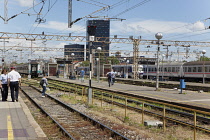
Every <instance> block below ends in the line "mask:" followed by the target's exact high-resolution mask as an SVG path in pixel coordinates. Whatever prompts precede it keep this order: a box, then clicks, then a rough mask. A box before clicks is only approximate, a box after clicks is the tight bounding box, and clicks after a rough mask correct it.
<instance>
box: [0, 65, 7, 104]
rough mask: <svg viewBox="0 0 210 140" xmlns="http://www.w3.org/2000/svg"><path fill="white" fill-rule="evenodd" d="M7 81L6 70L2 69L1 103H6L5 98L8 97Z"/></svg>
mask: <svg viewBox="0 0 210 140" xmlns="http://www.w3.org/2000/svg"><path fill="white" fill-rule="evenodd" d="M7 79H8V75H7V70H6V69H3V70H2V73H1V76H0V81H1V85H0V87H1V92H2V101H7V97H8V86H7Z"/></svg>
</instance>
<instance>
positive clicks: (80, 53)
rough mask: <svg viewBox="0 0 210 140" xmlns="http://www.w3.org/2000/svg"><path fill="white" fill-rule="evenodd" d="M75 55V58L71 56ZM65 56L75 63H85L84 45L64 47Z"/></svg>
mask: <svg viewBox="0 0 210 140" xmlns="http://www.w3.org/2000/svg"><path fill="white" fill-rule="evenodd" d="M72 53H74V56H72V55H71V54H72ZM64 56H65V57H67V56H68V59H72V58H73V60H74V61H75V60H77V61H84V45H81V44H70V45H64Z"/></svg>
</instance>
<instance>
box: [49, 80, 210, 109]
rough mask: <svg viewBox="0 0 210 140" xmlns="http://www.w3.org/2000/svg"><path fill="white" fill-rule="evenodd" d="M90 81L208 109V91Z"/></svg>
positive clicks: (131, 92) (113, 89)
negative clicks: (157, 88) (110, 84)
mask: <svg viewBox="0 0 210 140" xmlns="http://www.w3.org/2000/svg"><path fill="white" fill-rule="evenodd" d="M49 78H50V79H55V80H61V81H66V82H70V83H75V84H80V85H84V86H88V85H89V79H85V82H81V81H80V80H79V79H76V80H70V79H64V78H56V77H53V76H52V77H49ZM91 83H92V84H91V86H92V87H95V88H101V89H105V90H111V91H120V92H123V93H128V94H134V95H138V96H142V97H149V98H153V99H157V100H165V101H168V102H177V103H182V104H188V105H193V106H198V107H202V108H207V109H210V93H208V92H198V91H191V90H185V89H183V91H182V94H180V89H177V86H176V85H174V87H173V86H170V88H159V89H160V90H158V91H156V88H155V87H148V86H137V85H130V84H123V83H120V82H118V81H117V82H116V83H114V85H112V86H111V87H109V86H108V82H107V81H104V80H100V82H98V81H95V80H91ZM177 83H178V82H177ZM197 85H198V84H197ZM201 89H202V88H201Z"/></svg>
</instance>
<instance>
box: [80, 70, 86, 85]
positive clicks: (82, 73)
mask: <svg viewBox="0 0 210 140" xmlns="http://www.w3.org/2000/svg"><path fill="white" fill-rule="evenodd" d="M84 76H85V71H84V69H82V70H81V71H80V77H81V82H84Z"/></svg>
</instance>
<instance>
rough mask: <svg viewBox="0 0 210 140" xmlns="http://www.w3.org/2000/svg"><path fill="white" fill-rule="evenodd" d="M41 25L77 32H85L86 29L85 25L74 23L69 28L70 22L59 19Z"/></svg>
mask: <svg viewBox="0 0 210 140" xmlns="http://www.w3.org/2000/svg"><path fill="white" fill-rule="evenodd" d="M39 27H42V28H48V29H54V30H57V31H64V30H65V31H69V32H77V34H80V33H85V31H86V29H85V27H84V26H80V25H73V26H72V28H68V24H67V23H65V22H58V21H49V22H47V23H46V24H40V25H39Z"/></svg>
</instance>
